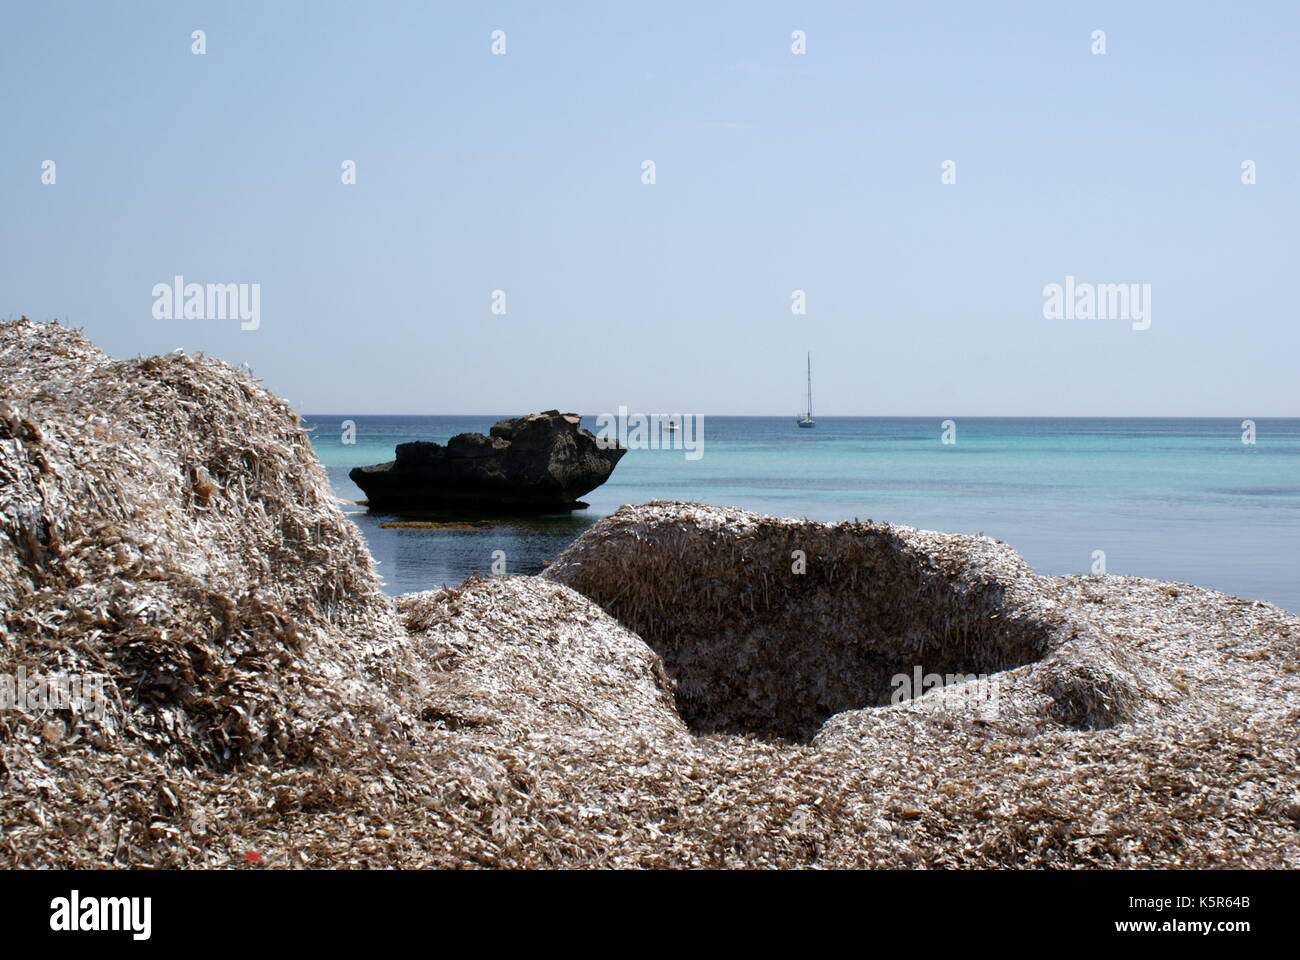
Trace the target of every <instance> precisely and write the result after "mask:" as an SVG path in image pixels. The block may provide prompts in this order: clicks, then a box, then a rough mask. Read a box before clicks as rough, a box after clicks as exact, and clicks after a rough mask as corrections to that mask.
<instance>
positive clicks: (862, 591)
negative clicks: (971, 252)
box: [546, 503, 1061, 741]
mask: <svg viewBox="0 0 1300 960" xmlns="http://www.w3.org/2000/svg"><path fill="white" fill-rule="evenodd" d="M546 576H547V577H548V578H550V579H554V580H557V581H559V582H562V583H566V584H568V585H570V586H572V587H574V588H575V589H577V590H579V591H581V592H582V593H584V594H586V595H587V596H589V597H591V598H592V599H593V600H595V601H596V602H597V603H599V604H601V605H602V606H604V607H605V608H606V609H607V610H609V611H610V613H612V614H614V616H616V617H617V618H618V619H619V621H620V622H622V623H624V624H626V625H628V626H629V627H631V629H633V630H635V631H636V632H637V633H638V634H640V636H641V637H642V638H643V639H644V640H645V641H646V642H647V643H648V644H650V646H651V647H653V648H654V649H655V650H656V651H657V652H658V653H659V655H660V656H662V657H663V658H664V661H665V663H666V664H667V668H668V671H669V672H670V673H671V674H672V675H673V676H674V678H676V680H677V686H678V691H677V697H678V707H679V709H680V711H681V713H682V716H683V718H684V719H685V720H686V722H687V723H689V724H690V726H691V728H692V729H693V730H695V731H697V732H704V733H708V732H726V733H738V734H743V733H750V734H756V735H760V736H775V737H783V738H787V739H792V740H799V741H807V740H810V739H811V738H812V737H813V736H814V735H815V734H816V733H817V732H818V731H819V730H820V728H821V726H822V724H823V723H824V722H825V721H826V720H827V719H828V718H829V717H831V716H833V715H834V714H837V713H840V712H842V711H844V710H850V709H857V708H861V707H869V706H881V705H886V704H889V703H890V702H891V699H894V698H895V696H896V694H897V693H898V689H899V687H900V685H901V683H900V682H899V681H898V679H897V678H899V677H900V676H901V677H905V678H906V681H907V684H908V685H909V687H910V685H912V680H913V676H914V675H915V674H916V671H917V670H920V676H921V677H923V678H924V677H926V676H942V677H945V678H946V677H949V676H963V677H964V676H967V675H969V676H972V677H974V676H977V675H981V674H993V673H997V672H999V671H1003V670H1007V669H1009V668H1011V667H1015V666H1019V665H1020V664H1023V663H1029V662H1032V661H1035V660H1038V659H1040V658H1041V657H1042V656H1043V655H1044V654H1045V653H1046V652H1047V651H1048V650H1049V649H1051V648H1052V647H1054V646H1057V645H1059V644H1060V642H1061V638H1060V636H1059V630H1060V623H1059V618H1053V617H1052V616H1050V614H1049V613H1048V611H1046V610H1045V609H1044V608H1043V607H1042V606H1041V605H1038V604H1035V602H1034V601H1035V599H1036V596H1037V591H1038V578H1037V577H1036V576H1035V575H1034V573H1033V571H1031V570H1030V569H1029V567H1028V566H1027V565H1026V564H1025V562H1024V561H1023V560H1022V559H1021V558H1020V557H1019V556H1018V555H1017V554H1016V553H1015V552H1014V551H1012V550H1010V549H1008V548H1006V547H1005V546H1004V545H1002V544H998V543H997V542H996V541H993V540H989V539H986V538H975V537H962V536H956V535H951V534H937V533H930V532H927V531H920V530H914V529H910V528H907V527H897V526H891V525H889V524H882V523H872V522H869V521H868V522H853V523H843V524H834V525H825V524H819V523H808V522H801V521H797V520H786V519H780V518H777V517H765V516H762V515H759V514H752V513H746V512H743V511H739V510H721V509H718V508H702V507H701V508H698V509H694V510H692V509H686V508H679V507H677V506H676V505H669V504H654V503H652V504H647V505H645V506H643V507H639V508H627V507H625V508H623V509H622V510H620V511H618V512H617V513H615V514H614V515H613V516H611V517H608V518H606V519H605V520H603V521H601V522H600V523H599V524H597V525H596V526H595V527H593V528H592V529H591V530H590V531H588V533H587V534H586V535H584V536H583V537H582V538H581V539H579V540H578V541H577V542H576V543H574V544H573V545H571V546H570V547H569V548H568V549H567V550H566V551H565V552H564V553H563V554H562V555H561V556H560V558H559V559H558V560H557V561H556V562H555V563H554V564H553V565H552V566H551V567H550V569H549V570H548V571H547V573H546ZM651 585H654V586H653V587H652V586H651ZM665 585H670V586H668V587H667V588H665Z"/></svg>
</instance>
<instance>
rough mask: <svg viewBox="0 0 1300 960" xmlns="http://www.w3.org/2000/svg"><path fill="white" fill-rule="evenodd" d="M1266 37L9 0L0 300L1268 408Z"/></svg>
mask: <svg viewBox="0 0 1300 960" xmlns="http://www.w3.org/2000/svg"><path fill="white" fill-rule="evenodd" d="M194 29H203V30H205V31H206V40H207V53H206V54H205V55H204V56H195V55H193V54H192V53H191V43H192V41H191V39H190V34H191V31H192V30H194ZM496 29H500V30H504V31H505V32H506V36H507V53H506V55H505V56H493V55H492V53H491V51H490V49H489V46H490V34H491V32H492V31H493V30H496ZM795 29H802V30H804V31H805V32H806V34H807V38H808V39H807V45H808V52H807V54H806V55H804V56H795V55H793V54H792V53H791V52H790V44H791V38H790V35H791V31H792V30H795ZM1097 29H1101V30H1105V31H1106V41H1107V53H1106V54H1105V55H1104V56H1096V55H1093V54H1092V53H1091V52H1090V46H1091V43H1092V40H1091V36H1090V35H1091V33H1092V31H1093V30H1097ZM1298 58H1300V4H1296V3H1290V2H1288V3H1282V2H1277V3H1258V4H1241V3H1228V2H1224V3H1215V4H1205V3H1186V2H1179V3H1132V2H1125V3H1086V4H1085V3H1074V4H1067V3H1023V4H1011V3H988V4H986V3H967V2H957V0H953V2H949V3H891V4H867V3H807V2H790V3H755V2H747V3H740V2H737V3H709V2H706V0H697V2H686V3H659V2H656V3H650V4H645V3H614V2H591V3H566V2H554V3H545V4H540V3H516V4H504V3H434V2H422V3H384V2H367V3H347V4H324V3H288V2H280V0H277V2H273V3H226V2H222V3H174V2H167V3H132V2H121V3H88V2H84V3H57V2H41V3H23V4H19V3H14V2H6V3H5V4H4V5H3V6H2V7H0V90H2V91H3V94H2V96H0V130H3V133H4V138H3V139H4V149H3V150H2V151H0V212H2V213H3V230H0V317H9V316H12V317H16V316H18V315H20V314H27V315H28V316H31V317H33V318H35V319H49V318H53V317H58V318H66V320H67V321H68V322H70V323H71V324H73V325H75V326H80V327H83V328H84V329H85V330H86V331H87V333H88V334H89V335H90V336H91V337H92V338H93V339H94V340H96V341H97V342H98V343H99V344H100V345H101V346H103V347H104V348H105V349H106V350H108V351H109V352H110V353H112V354H114V355H117V356H129V355H133V354H140V353H154V352H162V351H168V350H171V349H173V348H175V347H178V346H179V347H184V348H186V349H187V350H190V351H197V350H202V351H206V352H207V353H210V354H212V355H215V356H219V357H222V358H223V359H226V360H229V361H231V362H234V363H239V362H248V363H250V364H251V365H252V367H253V369H254V371H255V372H256V373H257V375H258V376H260V377H262V378H263V379H264V380H265V381H266V383H267V384H268V386H270V387H271V388H272V389H274V390H275V391H277V392H278V393H281V394H282V395H284V396H286V397H288V398H289V399H290V400H291V401H293V402H294V403H295V405H297V406H298V408H299V409H301V410H303V411H306V412H318V413H339V414H348V413H353V414H364V413H383V412H389V413H482V412H502V413H507V412H523V411H527V410H536V409H542V408H546V407H553V406H558V407H560V408H562V409H573V410H578V411H580V412H583V413H587V414H596V413H600V412H602V411H613V410H616V409H617V407H618V406H619V405H620V404H622V405H626V406H628V407H629V408H630V409H631V410H633V411H638V410H639V411H646V412H654V411H667V412H671V411H683V412H690V413H706V414H709V413H712V414H782V415H788V414H791V413H793V412H794V411H795V410H796V409H798V407H799V404H800V402H801V399H802V389H803V384H802V379H803V362H804V352H805V350H811V351H812V353H813V363H814V376H815V380H816V394H817V396H816V412H818V413H819V414H822V415H833V414H882V415H885V414H927V415H928V414H936V415H938V414H942V415H963V414H965V415H1090V414H1095V415H1170V416H1180V415H1181V416H1191V415H1224V416H1241V417H1262V416H1271V415H1281V416H1285V415H1295V414H1297V412H1300V411H1298V410H1297V407H1298V406H1300V404H1297V390H1298V388H1297V380H1298V379H1300V378H1298V377H1297V374H1296V366H1297V356H1298V355H1300V349H1298V348H1300V317H1298V316H1297V304H1296V298H1295V291H1296V289H1297V286H1296V277H1297V276H1300V270H1297V265H1296V256H1297V249H1298V247H1300V244H1297V232H1298V231H1300V188H1298V184H1297V177H1298V176H1300V66H1298V63H1297V61H1298ZM50 159H52V160H54V161H55V162H56V163H57V178H58V179H57V183H56V184H55V185H53V186H48V185H44V184H42V183H41V172H42V169H41V164H42V162H43V161H45V160H50ZM647 159H651V160H654V161H655V163H656V165H657V181H658V182H657V183H656V184H655V185H653V186H646V185H643V184H642V183H641V163H642V161H643V160H647ZM344 160H354V161H356V163H357V175H358V182H357V184H356V185H355V186H345V185H343V184H342V183H341V182H340V165H341V164H342V162H343V161H344ZM945 160H954V161H956V164H957V183H956V184H955V185H944V184H941V183H940V173H941V169H940V165H941V164H942V162H943V161H945ZM1243 160H1253V161H1254V162H1255V163H1256V164H1257V177H1258V183H1256V184H1255V185H1253V186H1244V185H1242V183H1241V163H1242V161H1243ZM176 274H182V275H184V276H185V277H186V279H187V280H190V281H197V282H203V283H206V282H221V283H226V282H257V283H260V284H261V286H262V318H261V327H260V329H258V330H256V331H241V330H240V329H239V325H238V323H237V322H231V321H219V320H202V321H199V320H189V321H185V320H169V321H161V320H156V319H154V317H153V314H152V306H153V299H152V296H151V288H152V287H153V285H154V284H156V283H160V282H170V280H171V278H172V277H173V276H174V275H176ZM1066 275H1073V276H1075V277H1076V278H1077V279H1078V280H1079V281H1080V282H1096V283H1106V282H1140V283H1150V284H1151V285H1152V324H1151V328H1150V329H1149V330H1145V331H1134V330H1132V329H1130V324H1129V323H1127V322H1124V321H1114V320H1109V321H1099V320H1091V321H1089V320H1071V321H1067V320H1047V319H1044V317H1043V312H1042V305H1043V295H1042V289H1043V287H1044V285H1046V284H1049V283H1062V282H1064V278H1065V277H1066ZM494 289H503V290H505V291H506V294H507V304H508V313H507V314H506V315H505V316H494V315H493V314H492V313H491V312H490V310H489V306H490V295H491V292H492V291H493V290H494ZM795 289H803V290H805V291H806V292H807V297H808V313H807V315H806V316H802V317H800V316H794V315H792V314H791V312H790V296H791V291H793V290H795Z"/></svg>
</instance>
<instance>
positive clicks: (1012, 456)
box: [304, 415, 1300, 611]
mask: <svg viewBox="0 0 1300 960" xmlns="http://www.w3.org/2000/svg"><path fill="white" fill-rule="evenodd" d="M344 419H351V420H353V421H355V423H356V443H355V445H344V444H343V443H342V442H341V437H342V426H341V425H342V422H343V420H344ZM498 419H500V417H498V416H489V415H484V416H474V417H351V418H345V417H343V416H312V417H305V418H304V420H305V421H306V423H307V425H308V426H310V427H314V428H315V430H314V432H313V434H312V438H313V442H314V443H315V445H316V450H317V453H318V454H319V455H320V458H321V460H322V461H323V462H324V463H325V465H326V467H327V468H328V469H329V474H330V480H331V482H332V483H333V485H334V489H335V491H336V492H337V493H338V495H339V496H340V497H343V498H345V499H347V500H358V499H361V497H362V496H363V495H362V493H361V491H360V490H358V489H357V488H356V486H355V485H354V484H352V482H351V481H349V480H348V478H347V472H348V470H349V469H350V468H352V467H354V466H357V465H360V464H368V463H378V462H382V461H385V460H391V459H392V458H393V446H394V445H395V444H397V443H401V442H404V441H407V440H415V439H422V440H436V441H439V442H445V441H446V440H447V439H448V438H449V437H451V436H453V435H454V434H457V433H461V432H464V431H482V432H486V431H487V429H488V428H489V427H490V426H491V425H492V424H493V423H494V422H495V421H496V420H498ZM943 419H944V418H941V417H917V418H911V417H889V418H873V417H827V418H819V419H818V422H817V428H816V429H814V430H800V429H798V428H797V427H796V426H795V424H794V420H793V418H790V417H706V418H705V420H704V448H703V449H704V456H703V457H702V458H700V459H698V460H694V461H691V460H687V459H686V457H685V455H684V453H683V451H680V450H677V451H672V450H633V451H630V452H629V453H628V454H627V455H626V456H624V457H623V459H622V460H621V461H620V463H619V465H618V467H617V469H616V470H615V471H614V475H613V476H612V477H611V478H610V480H609V482H608V483H606V484H605V485H604V486H602V487H599V488H598V489H596V490H594V491H593V492H592V493H590V494H589V495H588V496H587V497H586V498H585V499H586V500H587V502H588V503H590V504H591V507H590V509H588V510H585V511H580V512H576V513H574V514H572V515H571V516H567V517H552V518H543V519H538V520H526V521H521V520H504V521H501V522H499V523H492V524H489V525H486V526H483V527H476V528H474V529H470V530H410V529H391V528H390V529H384V528H381V527H380V526H379V522H380V521H381V520H391V519H394V518H393V517H390V516H382V517H376V516H374V515H372V514H369V513H368V512H367V511H366V510H365V509H364V508H360V507H350V508H348V509H349V511H350V513H351V516H352V519H353V520H354V521H355V522H356V523H357V524H358V525H359V526H360V527H361V529H362V531H363V532H364V533H365V535H366V538H367V539H368V540H369V542H370V546H371V550H372V552H373V553H374V555H375V558H376V559H377V560H378V561H379V562H380V568H379V570H380V573H381V574H382V575H383V577H384V579H385V581H386V582H387V589H389V590H390V591H391V592H393V593H405V592H408V591H411V590H423V589H428V588H429V587H431V586H435V585H443V584H451V583H457V582H459V581H460V580H461V579H463V578H464V577H466V576H468V575H469V574H472V573H483V574H486V573H488V572H489V571H490V569H491V566H492V559H493V552H494V551H497V550H502V551H504V552H505V555H506V567H507V571H508V572H510V573H535V572H537V571H538V570H540V569H541V568H542V565H543V564H544V563H546V562H547V561H549V560H550V559H552V558H553V557H554V556H555V555H556V554H557V553H558V552H559V551H560V550H562V549H563V548H564V546H565V544H567V543H568V542H569V541H570V540H571V539H572V538H574V537H575V536H577V535H578V534H579V533H581V532H582V530H583V529H585V528H586V527H587V526H588V525H590V524H591V523H593V522H594V521H595V520H597V519H599V518H600V517H601V516H604V515H605V514H607V513H611V512H612V511H614V510H615V509H617V508H618V506H619V505H620V504H623V503H640V502H642V501H645V500H655V499H677V500H694V501H699V502H703V503H715V504H723V505H727V506H738V507H743V508H745V509H749V510H758V511H761V512H763V513H772V514H778V515H781V516H789V517H808V518H811V519H814V520H846V519H852V518H854V517H858V518H862V519H866V518H870V519H873V520H884V521H888V522H890V523H901V524H907V525H910V526H916V527H923V528H928V529H934V530H949V531H954V532H958V533H985V534H988V535H990V536H994V537H997V538H998V539H1000V540H1005V541H1006V542H1007V543H1009V544H1011V545H1012V546H1013V547H1015V548H1016V549H1017V550H1019V551H1020V553H1021V554H1023V555H1024V557H1025V558H1026V559H1027V560H1028V561H1029V562H1030V563H1031V564H1032V565H1033V566H1034V567H1035V568H1036V569H1038V570H1039V571H1041V572H1044V573H1052V574H1057V573H1089V572H1091V568H1092V565H1093V551H1095V550H1103V551H1105V554H1106V570H1107V572H1108V573H1113V574H1131V575H1135V576H1143V577H1157V578H1160V579H1166V580H1177V581H1183V582H1187V583H1196V584H1201V585H1203V586H1209V587H1214V588H1216V589H1219V590H1224V591H1227V592H1229V593H1235V594H1239V595H1241V596H1244V597H1251V598H1256V599H1262V600H1269V601H1272V602H1274V603H1277V604H1279V605H1281V606H1283V607H1286V608H1288V609H1290V610H1295V611H1300V420H1295V419H1285V420H1283V419H1259V420H1256V425H1257V442H1256V443H1255V444H1254V445H1247V444H1243V443H1242V429H1241V420H1240V419H1179V420H1173V419H1149V420H1148V419H1048V418H1026V419H1019V418H975V417H970V418H960V417H959V418H955V420H956V425H957V430H956V443H953V444H944V443H942V442H941V441H940V435H941V431H942V427H941V423H942V421H943ZM583 425H584V426H586V427H587V428H588V429H592V430H594V429H595V422H594V418H592V417H587V418H585V419H584V421H583Z"/></svg>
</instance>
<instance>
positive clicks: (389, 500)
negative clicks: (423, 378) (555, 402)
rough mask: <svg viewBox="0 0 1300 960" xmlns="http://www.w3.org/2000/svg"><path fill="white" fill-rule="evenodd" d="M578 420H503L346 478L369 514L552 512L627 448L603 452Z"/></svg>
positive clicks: (421, 445) (595, 481)
mask: <svg viewBox="0 0 1300 960" xmlns="http://www.w3.org/2000/svg"><path fill="white" fill-rule="evenodd" d="M581 423H582V418H581V417H579V416H578V415H577V414H576V413H560V412H559V411H558V410H547V411H545V412H543V413H534V414H530V415H528V416H526V417H514V418H511V419H508V420H501V421H498V422H497V424H496V425H495V426H493V427H492V430H491V431H490V435H489V436H486V437H485V436H483V434H481V433H462V434H458V435H457V436H454V437H452V438H451V439H450V440H448V441H447V445H446V446H445V447H444V446H443V445H442V444H439V443H428V442H425V441H417V442H414V443H399V444H398V445H397V459H396V460H393V461H391V462H389V463H379V464H375V465H374V466H369V467H355V468H353V470H352V471H351V472H350V473H349V474H348V476H349V477H351V478H352V482H353V483H355V484H356V485H357V486H358V487H360V488H361V489H362V490H364V491H365V493H366V497H367V498H368V500H369V507H370V509H371V510H439V511H441V510H452V511H464V510H469V511H474V512H484V513H553V512H556V511H562V510H574V509H580V508H582V507H585V506H586V504H585V503H583V502H581V501H580V500H579V499H578V498H579V497H581V496H582V495H584V494H586V493H589V492H590V491H592V490H594V489H596V487H598V486H600V485H601V484H602V483H604V482H605V481H606V480H608V479H609V475H610V474H611V473H613V472H614V465H615V464H617V463H618V461H619V458H620V457H622V456H623V454H624V453H626V452H627V451H626V449H624V448H621V447H612V448H610V449H601V448H600V447H599V446H598V445H597V442H596V437H595V436H594V435H593V434H592V433H591V432H590V431H588V430H583V429H582V428H581V426H580V425H581Z"/></svg>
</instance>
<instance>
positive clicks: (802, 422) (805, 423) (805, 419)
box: [796, 351, 817, 427]
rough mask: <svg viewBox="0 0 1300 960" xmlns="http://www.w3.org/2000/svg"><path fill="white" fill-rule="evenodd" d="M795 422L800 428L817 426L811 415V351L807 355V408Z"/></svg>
mask: <svg viewBox="0 0 1300 960" xmlns="http://www.w3.org/2000/svg"><path fill="white" fill-rule="evenodd" d="M796 422H797V423H798V424H799V426H801V427H815V426H817V421H816V420H814V419H813V415H812V353H811V351H810V352H809V354H808V408H807V409H806V410H805V411H804V412H803V414H802V415H801V416H800V417H799V419H798V420H797V421H796Z"/></svg>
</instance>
